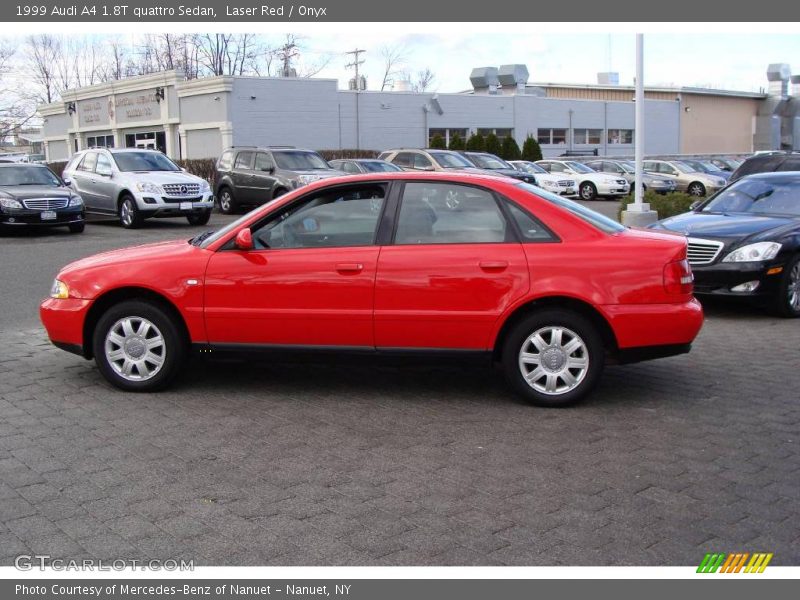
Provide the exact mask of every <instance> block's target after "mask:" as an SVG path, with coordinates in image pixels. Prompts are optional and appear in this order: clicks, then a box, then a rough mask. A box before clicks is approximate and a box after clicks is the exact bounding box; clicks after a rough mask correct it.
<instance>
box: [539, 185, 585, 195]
mask: <svg viewBox="0 0 800 600" xmlns="http://www.w3.org/2000/svg"><path fill="white" fill-rule="evenodd" d="M539 187H541V188H542V189H543V190H544V191H546V192H550V193H551V194H558V195H559V196H574V195H575V194H577V193H578V191H577V190H576V189H575V187H574V186H569V187H561V186H560V185H554V186H546V185H542V186H539Z"/></svg>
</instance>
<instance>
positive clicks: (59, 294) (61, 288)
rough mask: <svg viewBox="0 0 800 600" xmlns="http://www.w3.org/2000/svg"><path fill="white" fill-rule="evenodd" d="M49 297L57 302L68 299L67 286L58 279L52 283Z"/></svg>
mask: <svg viewBox="0 0 800 600" xmlns="http://www.w3.org/2000/svg"><path fill="white" fill-rule="evenodd" d="M50 297H51V298H57V299H59V300H64V299H65V298H69V288H67V284H66V283H64V282H63V281H59V280H58V279H56V280H55V281H53V287H51V288H50Z"/></svg>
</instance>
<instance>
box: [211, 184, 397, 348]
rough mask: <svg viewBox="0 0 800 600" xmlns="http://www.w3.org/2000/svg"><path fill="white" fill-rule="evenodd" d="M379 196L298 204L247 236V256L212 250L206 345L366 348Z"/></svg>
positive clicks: (370, 341)
mask: <svg viewBox="0 0 800 600" xmlns="http://www.w3.org/2000/svg"><path fill="white" fill-rule="evenodd" d="M387 188H388V185H387V184H382V183H381V184H375V183H371V184H361V185H345V186H339V187H337V188H334V189H326V190H321V191H318V192H315V193H312V194H309V195H306V196H303V197H302V198H300V199H298V200H296V201H295V202H293V203H292V204H291V205H289V206H285V207H282V208H281V209H279V210H278V211H273V212H272V213H271V214H270V215H268V216H267V217H265V219H264V220H262V221H261V222H260V223H258V224H256V225H255V226H254V227H252V228H251V229H252V234H253V241H254V245H255V247H254V249H252V250H249V251H242V250H237V249H235V248H233V247H231V248H227V247H226V249H223V250H220V251H218V252H217V253H216V254H215V255H214V256H213V257H212V258H211V260H210V261H209V264H208V268H207V271H206V276H205V321H206V331H207V333H208V338H209V341H210V343H211V344H212V345H215V344H216V345H222V346H224V345H231V344H234V345H238V344H247V345H256V346H258V345H266V346H275V345H278V346H280V345H291V346H316V347H320V346H347V347H358V348H374V336H373V329H372V309H373V293H374V286H375V270H376V266H377V262H378V254H379V247H378V246H377V245H375V233H376V229H377V226H378V222H379V221H380V218H381V214H382V211H383V207H384V204H385V199H386V191H387Z"/></svg>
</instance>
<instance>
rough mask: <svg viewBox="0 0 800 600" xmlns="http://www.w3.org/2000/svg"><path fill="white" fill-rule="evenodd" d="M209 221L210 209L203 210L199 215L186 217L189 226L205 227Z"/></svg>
mask: <svg viewBox="0 0 800 600" xmlns="http://www.w3.org/2000/svg"><path fill="white" fill-rule="evenodd" d="M209 219H211V209H209V210H204V211H203V212H201V213H195V214H192V215H186V220H187V221H189V225H205V224H206V223H208V221H209Z"/></svg>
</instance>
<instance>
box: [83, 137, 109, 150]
mask: <svg viewBox="0 0 800 600" xmlns="http://www.w3.org/2000/svg"><path fill="white" fill-rule="evenodd" d="M86 147H87V148H113V147H114V136H113V135H92V136H89V137H87V138H86Z"/></svg>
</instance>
